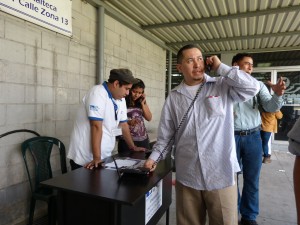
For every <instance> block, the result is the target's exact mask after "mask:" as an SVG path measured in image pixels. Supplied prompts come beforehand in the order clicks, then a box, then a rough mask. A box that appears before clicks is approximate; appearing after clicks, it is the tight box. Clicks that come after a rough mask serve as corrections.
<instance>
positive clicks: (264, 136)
mask: <svg viewBox="0 0 300 225" xmlns="http://www.w3.org/2000/svg"><path fill="white" fill-rule="evenodd" d="M271 134H272V133H271V132H267V131H263V130H261V131H260V136H261V141H262V148H263V154H264V157H267V156H268V155H269V140H270V137H271Z"/></svg>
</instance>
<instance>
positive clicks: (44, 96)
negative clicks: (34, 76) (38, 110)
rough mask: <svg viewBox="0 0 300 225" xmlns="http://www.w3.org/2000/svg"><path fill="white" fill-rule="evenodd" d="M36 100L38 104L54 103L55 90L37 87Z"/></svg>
mask: <svg viewBox="0 0 300 225" xmlns="http://www.w3.org/2000/svg"><path fill="white" fill-rule="evenodd" d="M36 99H37V103H42V104H45V103H47V104H49V103H54V88H53V87H46V86H38V87H36Z"/></svg>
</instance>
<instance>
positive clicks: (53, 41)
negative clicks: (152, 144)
mask: <svg viewBox="0 0 300 225" xmlns="http://www.w3.org/2000/svg"><path fill="white" fill-rule="evenodd" d="M42 49H45V50H48V51H53V52H54V53H59V54H62V55H68V53H69V38H68V37H66V36H58V35H56V34H55V33H53V32H43V33H42Z"/></svg>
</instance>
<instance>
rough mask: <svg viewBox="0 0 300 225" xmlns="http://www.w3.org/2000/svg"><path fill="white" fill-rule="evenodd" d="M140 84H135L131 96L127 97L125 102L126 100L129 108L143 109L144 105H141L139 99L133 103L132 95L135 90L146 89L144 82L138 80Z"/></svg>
mask: <svg viewBox="0 0 300 225" xmlns="http://www.w3.org/2000/svg"><path fill="white" fill-rule="evenodd" d="M137 80H138V82H137V83H136V84H133V85H132V87H131V89H130V91H129V95H128V96H126V97H125V100H126V105H127V107H130V106H136V107H138V108H141V107H142V105H141V102H140V100H139V99H137V100H135V101H132V98H131V96H132V94H131V91H132V90H133V89H135V88H142V89H145V87H146V86H145V84H144V82H143V81H142V80H141V79H137Z"/></svg>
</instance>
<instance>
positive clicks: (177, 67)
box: [176, 64, 182, 73]
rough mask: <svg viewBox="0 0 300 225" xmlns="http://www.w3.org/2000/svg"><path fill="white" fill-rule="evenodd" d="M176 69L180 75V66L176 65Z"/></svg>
mask: <svg viewBox="0 0 300 225" xmlns="http://www.w3.org/2000/svg"><path fill="white" fill-rule="evenodd" d="M176 69H177V70H178V72H179V73H181V72H182V70H181V64H177V65H176Z"/></svg>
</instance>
